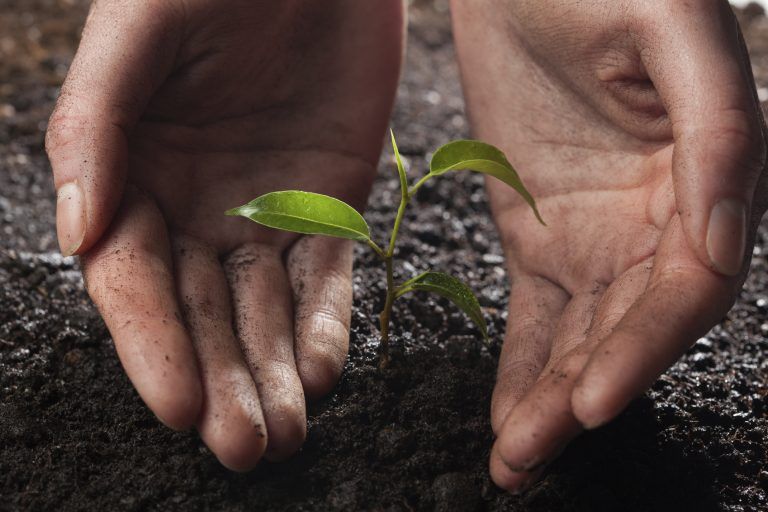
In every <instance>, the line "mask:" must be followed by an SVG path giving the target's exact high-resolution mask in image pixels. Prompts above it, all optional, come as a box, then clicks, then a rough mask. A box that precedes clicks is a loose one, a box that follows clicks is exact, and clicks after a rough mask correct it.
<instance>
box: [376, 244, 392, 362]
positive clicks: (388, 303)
mask: <svg viewBox="0 0 768 512" xmlns="http://www.w3.org/2000/svg"><path fill="white" fill-rule="evenodd" d="M384 263H385V265H386V267H387V298H386V300H385V302H384V309H383V310H382V311H381V315H379V324H380V326H381V361H380V364H381V366H382V367H384V366H387V364H388V363H389V319H390V317H391V316H392V304H393V303H394V302H395V278H394V274H393V272H392V256H387V257H386V259H385V260H384Z"/></svg>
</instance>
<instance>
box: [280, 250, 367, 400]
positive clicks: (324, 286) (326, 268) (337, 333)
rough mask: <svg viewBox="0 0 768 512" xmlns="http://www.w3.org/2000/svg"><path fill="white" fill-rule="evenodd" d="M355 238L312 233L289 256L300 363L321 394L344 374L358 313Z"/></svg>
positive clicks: (311, 392)
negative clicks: (351, 328)
mask: <svg viewBox="0 0 768 512" xmlns="http://www.w3.org/2000/svg"><path fill="white" fill-rule="evenodd" d="M352 248H353V246H352V242H351V241H349V240H341V239H338V238H328V237H322V236H314V237H310V236H306V237H302V238H300V239H299V241H298V242H296V244H294V246H293V248H292V249H291V251H290V254H289V256H288V263H287V265H288V274H289V276H290V279H291V286H292V288H293V304H294V309H295V329H296V334H295V338H296V347H295V350H296V366H297V368H298V372H299V377H300V378H301V383H302V384H303V386H304V393H305V394H306V395H307V397H309V398H319V397H321V396H323V395H325V394H326V393H328V392H329V391H330V390H331V389H332V388H333V386H334V385H335V384H336V381H337V380H338V379H339V376H340V375H341V371H342V369H343V368H344V362H345V361H346V359H347V351H348V350H349V324H350V321H351V319H352Z"/></svg>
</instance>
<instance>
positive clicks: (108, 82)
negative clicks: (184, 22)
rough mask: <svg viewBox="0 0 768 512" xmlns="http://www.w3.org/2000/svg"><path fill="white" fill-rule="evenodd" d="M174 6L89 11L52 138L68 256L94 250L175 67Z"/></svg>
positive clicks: (108, 5)
mask: <svg viewBox="0 0 768 512" xmlns="http://www.w3.org/2000/svg"><path fill="white" fill-rule="evenodd" d="M150 4H151V5H150ZM167 4H171V2H144V1H136V2H124V1H119V0H103V1H100V2H95V3H94V5H93V7H92V10H91V13H90V14H89V16H88V21H87V23H86V26H85V29H84V31H83V39H82V42H81V44H80V48H79V49H78V51H77V55H76V56H75V59H74V61H73V63H72V66H71V68H70V71H69V74H68V76H67V79H66V81H65V82H64V85H63V87H62V91H61V95H60V97H59V100H58V102H57V104H56V108H55V110H54V113H53V115H52V116H51V119H50V122H49V125H48V132H47V133H46V141H45V146H46V150H47V152H48V157H49V158H50V161H51V167H52V169H53V176H54V185H55V186H56V191H57V199H56V231H57V233H58V238H59V246H60V248H61V251H62V253H63V254H64V255H66V256H68V255H72V254H81V253H83V252H85V251H87V250H88V249H89V248H90V247H92V246H93V245H94V244H95V243H96V242H97V241H98V240H99V238H100V237H101V235H102V233H103V232H104V231H105V229H106V228H107V226H109V224H110V222H111V220H112V217H113V215H114V213H115V210H116V209H117V206H118V205H119V203H120V199H121V197H122V193H123V187H124V184H125V179H126V172H127V167H128V137H129V135H130V132H131V130H132V129H133V127H134V126H135V125H136V123H137V122H138V120H139V118H140V116H141V114H142V112H143V111H144V109H145V107H146V105H147V103H148V102H149V99H150V97H151V95H152V94H153V92H154V91H155V90H156V89H157V88H158V87H159V85H160V84H161V83H162V81H163V79H164V78H165V76H167V74H168V72H169V70H170V69H171V66H172V64H173V58H174V56H175V53H176V49H177V47H178V44H179V40H180V38H179V37H177V35H176V34H175V33H174V30H172V28H173V13H172V12H171V10H170V8H169V7H168V5H167ZM160 11H162V12H160Z"/></svg>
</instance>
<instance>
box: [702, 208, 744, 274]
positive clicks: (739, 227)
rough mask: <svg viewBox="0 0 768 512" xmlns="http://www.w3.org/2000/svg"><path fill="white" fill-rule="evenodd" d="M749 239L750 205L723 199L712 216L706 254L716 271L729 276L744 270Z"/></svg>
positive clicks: (713, 210) (714, 209)
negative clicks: (748, 208)
mask: <svg viewBox="0 0 768 512" xmlns="http://www.w3.org/2000/svg"><path fill="white" fill-rule="evenodd" d="M746 238H747V206H746V205H745V204H744V202H743V201H739V200H737V199H722V200H720V201H719V202H717V204H715V206H714V208H712V213H711V214H710V217H709V228H708V230H707V253H708V254H709V259H710V260H711V261H712V265H714V267H715V270H717V271H718V272H720V273H722V274H725V275H727V276H735V275H737V274H738V273H739V272H740V271H741V266H742V262H743V261H744V250H745V244H746Z"/></svg>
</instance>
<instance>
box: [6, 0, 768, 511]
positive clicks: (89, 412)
mask: <svg viewBox="0 0 768 512" xmlns="http://www.w3.org/2000/svg"><path fill="white" fill-rule="evenodd" d="M419 5H420V7H419V8H414V9H412V25H411V28H410V36H411V41H410V51H409V55H408V66H407V71H406V73H405V77H404V80H403V83H402V85H401V87H400V91H399V97H398V106H397V110H396V113H395V115H394V119H393V124H394V127H395V129H396V131H397V132H398V134H399V138H400V140H401V141H402V142H401V146H402V148H401V149H402V151H403V152H404V153H405V154H406V155H407V156H408V157H409V160H410V162H411V164H412V166H413V168H414V169H419V170H421V169H423V168H424V166H425V152H426V151H428V149H429V148H434V147H436V146H437V145H438V144H440V143H443V142H445V141H447V140H449V139H451V138H455V137H457V136H462V135H466V134H467V126H466V123H465V118H464V117H463V110H462V108H463V105H462V101H461V97H460V91H459V86H458V82H457V79H456V69H455V66H454V64H453V61H452V55H453V54H452V47H451V42H450V32H449V26H448V23H447V13H446V11H445V9H444V7H441V4H438V6H437V8H435V7H433V6H431V4H430V2H421V3H420V4H419ZM85 8H86V2H84V1H81V0H23V1H22V0H17V1H11V0H0V285H1V286H0V510H82V509H86V510H185V511H187V510H203V509H211V510H296V511H298V510H393V511H395V510H444V511H447V510H451V511H464V510H513V511H514V510H521V511H522V510H531V511H568V510H579V511H582V510H583V511H599V510H625V511H634V510H637V511H640V510H643V511H648V510H676V511H680V510H734V511H736V510H759V509H763V510H765V509H766V508H768V463H767V462H766V459H767V458H768V454H767V453H766V449H767V448H766V447H767V446H768V396H767V393H768V382H767V379H768V359H766V354H768V340H767V339H766V336H768V292H767V291H766V283H767V282H768V264H767V262H766V258H765V254H766V252H768V239H767V238H766V234H767V233H768V231H766V230H765V229H764V230H763V231H761V236H760V238H759V245H758V248H757V249H756V250H755V253H754V254H755V257H754V259H753V272H752V274H751V277H750V278H749V280H748V282H747V285H746V288H745V291H744V292H743V294H742V296H741V299H740V300H739V302H738V304H737V305H736V307H735V308H734V309H733V311H732V312H731V313H730V314H729V315H728V317H727V318H726V319H724V321H723V322H722V324H721V325H719V326H718V327H716V328H715V329H714V330H713V331H712V332H711V333H710V335H708V336H707V337H706V338H705V339H702V340H700V341H699V342H698V343H697V344H696V345H695V346H694V347H693V348H692V349H691V350H690V351H689V353H688V354H687V355H686V357H685V358H683V360H682V361H681V362H680V363H679V364H677V365H676V366H675V367H674V368H672V369H671V370H670V371H669V372H667V373H666V374H665V375H664V376H663V377H662V378H661V379H660V380H659V381H658V382H657V383H656V385H655V386H654V387H653V389H652V390H651V391H650V392H649V393H648V394H647V395H646V396H645V397H643V398H641V399H640V400H638V401H637V402H636V403H635V404H634V405H632V406H631V407H630V409H629V410H628V411H627V412H626V413H625V414H623V415H622V416H621V417H620V418H619V419H618V420H617V421H615V422H614V423H613V424H611V425H609V426H608V427H605V428H603V429H600V430H598V431H595V432H592V433H590V434H588V435H585V436H584V437H582V438H581V439H579V440H578V441H577V442H575V443H574V444H573V445H572V446H571V447H570V448H569V449H568V450H567V451H566V452H565V453H564V454H563V456H562V458H561V459H560V460H559V461H558V462H557V463H555V465H554V466H553V467H552V468H551V471H550V472H549V473H548V474H547V476H546V477H545V478H544V479H543V481H542V482H541V483H539V484H538V485H536V486H535V487H534V488H533V490H532V491H530V492H529V493H528V494H526V495H525V496H523V497H512V496H508V495H506V494H504V493H502V492H500V491H498V490H497V489H496V488H495V487H494V486H493V485H492V484H491V482H490V480H489V477H488V473H487V470H486V459H487V455H488V449H489V447H490V445H491V441H492V434H491V431H490V427H489V423H488V409H489V397H490V393H491V389H492V386H493V380H494V371H495V364H496V358H497V356H498V352H499V339H500V337H501V332H502V331H501V329H502V326H503V325H504V320H505V315H506V313H505V300H506V291H507V289H506V279H505V275H504V271H503V269H502V260H501V257H500V249H499V244H498V242H497V240H496V238H495V235H494V231H493V228H492V225H491V224H490V222H489V220H488V212H487V207H486V201H485V195H484V192H483V190H482V187H481V184H480V181H479V180H477V179H476V178H473V177H470V176H466V175H461V176H459V177H458V178H457V179H456V180H455V181H452V180H445V181H443V182H440V183H439V184H438V185H436V186H431V187H425V188H424V189H423V193H420V194H419V197H418V204H417V205H416V207H415V208H413V209H412V210H411V214H410V215H411V222H410V225H411V226H414V229H413V230H411V231H410V232H408V230H406V233H404V235H405V236H404V237H403V243H402V249H401V254H402V255H403V256H404V258H405V259H406V261H407V262H408V263H407V264H406V265H405V267H402V268H403V269H404V270H405V271H406V272H407V273H412V272H414V270H415V269H420V268H424V267H425V266H426V265H427V264H429V266H430V267H432V268H435V269H442V270H448V271H452V272H455V273H457V274H460V275H465V276H469V278H470V280H471V283H472V287H473V288H474V289H475V290H478V291H479V293H480V295H481V302H482V305H483V306H484V308H485V311H486V316H487V317H488V318H489V319H491V325H490V330H491V335H492V339H493V342H492V344H491V345H490V347H486V346H484V345H483V344H482V343H481V342H480V341H479V340H478V337H477V333H476V332H475V331H474V330H473V329H472V328H471V327H470V326H468V325H467V322H466V321H465V319H464V317H463V316H461V315H459V314H458V313H456V312H455V310H454V309H453V308H451V307H449V306H448V305H447V304H445V303H444V302H441V301H434V300H433V299H431V298H426V297H418V298H414V299H410V300H409V301H406V302H404V303H401V305H400V307H399V308H398V310H397V314H398V315H399V317H400V319H401V323H400V324H399V325H400V328H399V329H398V330H396V332H395V334H396V344H397V345H399V346H400V347H404V349H401V350H400V351H398V352H397V353H396V355H395V360H394V363H393V364H392V366H391V368H390V369H388V370H386V371H379V370H378V369H376V367H375V365H374V364H373V346H374V342H375V336H376V329H375V327H374V326H373V325H372V323H371V318H373V313H375V312H376V311H378V308H379V307H380V302H381V295H382V290H380V289H377V288H375V287H374V288H371V287H369V286H368V285H367V283H370V282H372V281H377V280H378V279H379V278H380V277H381V275H380V271H379V269H378V265H376V264H375V262H374V260H373V259H372V258H370V257H369V256H368V255H367V254H366V253H365V252H364V251H360V252H359V258H358V260H357V262H358V263H357V268H356V273H355V299H356V302H355V303H356V306H355V310H354V315H353V337H352V350H351V355H350V361H349V364H348V365H347V368H346V371H345V374H344V377H343V379H342V382H341V383H340V384H339V386H338V387H337V389H336V391H335V392H334V394H333V395H332V396H331V397H330V398H328V399H327V400H326V401H324V402H323V403H321V404H317V405H314V406H312V409H311V411H312V413H311V416H310V426H309V437H308V441H307V443H306V446H305V448H304V449H303V451H302V452H301V453H300V454H298V455H297V456H296V457H294V458H293V459H292V460H291V461H290V462H288V463H285V464H280V465H269V464H265V465H263V466H261V467H260V468H259V469H257V470H256V471H254V472H252V473H249V474H233V473H230V472H228V471H227V470H225V469H224V468H222V467H221V466H220V465H219V464H218V463H217V462H216V460H215V459H214V457H213V456H212V455H211V454H210V453H209V452H208V451H207V450H206V448H205V447H204V446H203V445H202V444H201V443H200V441H199V440H198V438H197V436H196V435H195V434H194V433H181V434H178V433H173V432H171V431H169V430H167V429H166V428H164V427H162V426H160V425H159V424H158V422H157V421H156V420H155V419H154V417H153V416H152V415H151V414H150V413H149V411H148V410H147V409H146V408H145V407H144V406H143V405H142V403H141V402H140V400H139V399H138V397H137V395H136V393H135V392H134V391H133V389H132V388H131V386H130V384H129V382H128V380H127V379H126V377H125V376H124V374H123V372H122V371H121V369H120V366H119V363H118V361H117V357H116V355H115V351H114V347H113V344H112V342H111V340H110V338H109V334H108V332H107V331H106V329H105V327H104V325H103V323H102V322H101V320H100V319H99V317H98V315H97V313H96V311H95V309H94V308H93V306H91V304H90V302H89V300H88V298H87V296H86V294H85V293H84V291H83V286H82V282H81V277H80V274H79V271H78V269H77V264H76V262H75V261H74V260H72V259H62V258H61V257H59V256H58V255H57V253H56V248H55V238H54V232H53V211H54V206H53V190H52V186H51V180H50V178H49V170H48V167H47V163H46V160H45V157H44V156H43V152H42V149H41V146H42V140H43V132H44V129H45V120H46V118H47V116H48V114H49V112H50V109H51V107H52V105H53V101H54V98H55V96H56V94H57V86H58V85H59V84H60V82H61V80H62V78H63V76H64V73H65V70H66V66H67V64H68V62H69V60H70V58H71V55H72V52H73V48H74V44H75V41H76V37H77V33H78V30H79V27H80V25H81V23H82V20H83V17H84V14H85ZM745 28H746V32H747V39H748V42H749V43H750V45H751V46H752V49H753V52H754V54H755V66H756V76H757V80H758V82H759V83H760V84H761V85H764V86H768V20H766V18H764V17H762V16H759V15H758V16H755V17H754V18H750V19H749V20H745ZM767 92H768V91H761V94H762V95H763V96H765V95H766V93H767ZM396 187H397V179H396V177H395V174H394V173H393V167H392V165H391V162H390V161H389V159H387V158H385V159H384V160H383V162H382V177H381V178H380V180H379V181H378V183H377V185H376V188H375V191H374V195H373V197H372V199H371V206H370V210H369V214H368V217H369V219H370V220H371V223H372V225H373V227H374V230H375V232H376V234H377V235H379V236H381V235H383V233H384V232H385V230H386V228H387V226H388V225H389V224H390V223H391V221H392V213H393V212H392V210H391V209H390V208H389V206H387V205H390V204H392V202H393V198H394V197H397V188H396ZM409 265H410V266H409ZM417 318H418V319H419V320H418V321H417V320H416V319H417ZM406 333H412V334H406Z"/></svg>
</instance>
